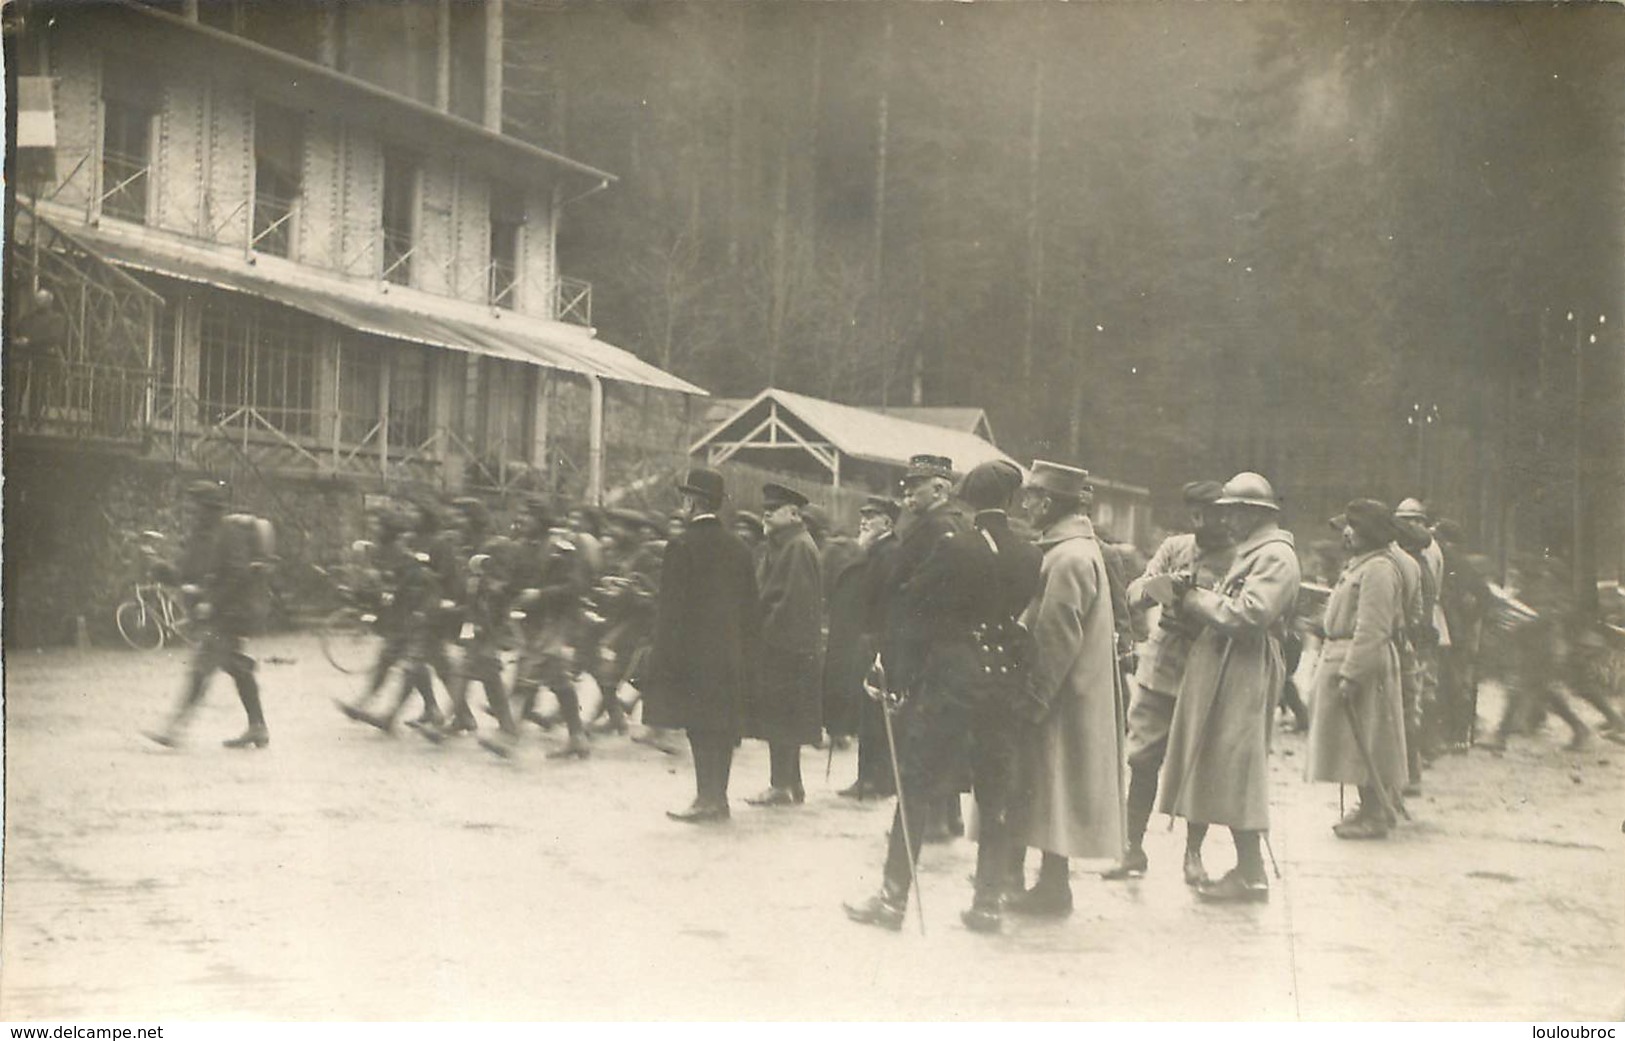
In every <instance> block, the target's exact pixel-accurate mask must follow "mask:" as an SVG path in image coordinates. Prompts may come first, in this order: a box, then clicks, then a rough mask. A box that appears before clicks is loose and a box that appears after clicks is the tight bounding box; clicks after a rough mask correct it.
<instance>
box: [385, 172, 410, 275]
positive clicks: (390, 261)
mask: <svg viewBox="0 0 1625 1041" xmlns="http://www.w3.org/2000/svg"><path fill="white" fill-rule="evenodd" d="M417 209H418V166H417V163H415V162H413V161H412V160H411V159H409V158H407V157H405V156H402V155H399V154H397V153H392V152H386V153H385V154H384V204H383V207H382V213H381V214H380V216H381V219H382V223H383V245H384V256H383V271H382V273H383V278H384V280H385V281H386V282H394V283H396V284H397V285H403V286H404V285H411V283H412V253H413V242H414V239H415V232H416V230H417Z"/></svg>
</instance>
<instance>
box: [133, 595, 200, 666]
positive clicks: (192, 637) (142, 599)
mask: <svg viewBox="0 0 1625 1041" xmlns="http://www.w3.org/2000/svg"><path fill="white" fill-rule="evenodd" d="M113 621H114V623H115V624H117V625H118V632H119V635H120V636H122V637H124V642H125V643H127V644H129V645H130V646H131V647H133V648H134V649H136V650H138V651H156V650H158V649H159V648H161V647H163V646H164V644H165V643H168V642H171V641H174V640H180V641H181V642H182V643H184V644H186V645H187V646H188V647H196V646H197V645H198V642H199V641H200V640H202V638H203V635H202V633H201V632H199V631H198V628H197V623H196V622H195V621H194V620H193V618H192V615H191V613H190V612H189V611H187V609H186V604H185V603H184V602H182V600H181V596H180V591H179V590H177V589H174V588H173V587H171V586H166V585H164V584H163V583H162V582H137V583H136V584H135V596H134V597H132V598H131V599H129V600H126V601H124V602H123V603H121V604H119V605H118V608H117V610H115V611H114V612H113Z"/></svg>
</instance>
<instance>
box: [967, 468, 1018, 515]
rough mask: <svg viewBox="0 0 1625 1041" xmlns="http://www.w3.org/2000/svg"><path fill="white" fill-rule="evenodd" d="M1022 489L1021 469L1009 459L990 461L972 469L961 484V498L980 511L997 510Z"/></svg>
mask: <svg viewBox="0 0 1625 1041" xmlns="http://www.w3.org/2000/svg"><path fill="white" fill-rule="evenodd" d="M1020 487H1021V467H1019V466H1017V465H1016V464H1015V463H1012V462H1010V460H1008V459H990V460H988V461H987V462H985V463H978V464H977V465H976V466H973V467H971V471H970V473H968V474H966V475H965V479H964V480H963V481H961V482H959V497H960V498H961V499H964V500H965V502H966V503H968V504H969V505H971V506H973V507H975V508H976V509H978V510H996V509H999V508H1000V507H1002V506H1004V505H1005V504H1006V503H1008V502H1009V501H1010V496H1012V495H1014V494H1015V493H1016V489H1017V488H1020Z"/></svg>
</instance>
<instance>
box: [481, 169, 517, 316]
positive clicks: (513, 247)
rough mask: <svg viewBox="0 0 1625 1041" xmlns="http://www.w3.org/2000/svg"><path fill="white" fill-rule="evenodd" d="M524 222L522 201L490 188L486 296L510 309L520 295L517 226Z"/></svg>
mask: <svg viewBox="0 0 1625 1041" xmlns="http://www.w3.org/2000/svg"><path fill="white" fill-rule="evenodd" d="M524 223H525V200H524V197H523V196H522V195H521V194H520V193H518V192H515V191H512V190H510V189H506V188H503V187H500V186H498V187H494V188H492V190H491V273H490V280H489V285H488V292H487V296H486V299H487V300H488V301H489V302H490V304H491V305H492V306H493V307H505V308H507V309H509V310H510V311H511V310H513V309H514V308H515V307H517V306H518V298H519V229H520V228H521V227H523V226H524Z"/></svg>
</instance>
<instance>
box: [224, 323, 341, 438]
mask: <svg viewBox="0 0 1625 1041" xmlns="http://www.w3.org/2000/svg"><path fill="white" fill-rule="evenodd" d="M201 347H202V351H201V358H200V369H201V371H200V373H199V381H198V385H199V389H200V398H201V406H202V407H201V417H200V418H201V419H202V421H203V422H206V423H216V424H224V425H226V426H230V427H247V428H249V429H250V430H254V429H261V428H263V427H270V428H271V429H273V430H280V431H281V432H283V433H284V434H295V435H300V436H306V437H309V436H312V435H314V434H315V433H316V365H317V351H316V320H315V319H313V318H310V317H309V316H307V315H303V314H300V313H299V312H298V311H294V310H292V309H291V308H286V307H281V306H278V305H276V304H269V303H262V302H258V301H253V300H249V299H246V298H242V297H236V296H222V297H219V298H217V299H213V300H210V301H208V302H207V303H205V305H204V308H203V322H202V344H201Z"/></svg>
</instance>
